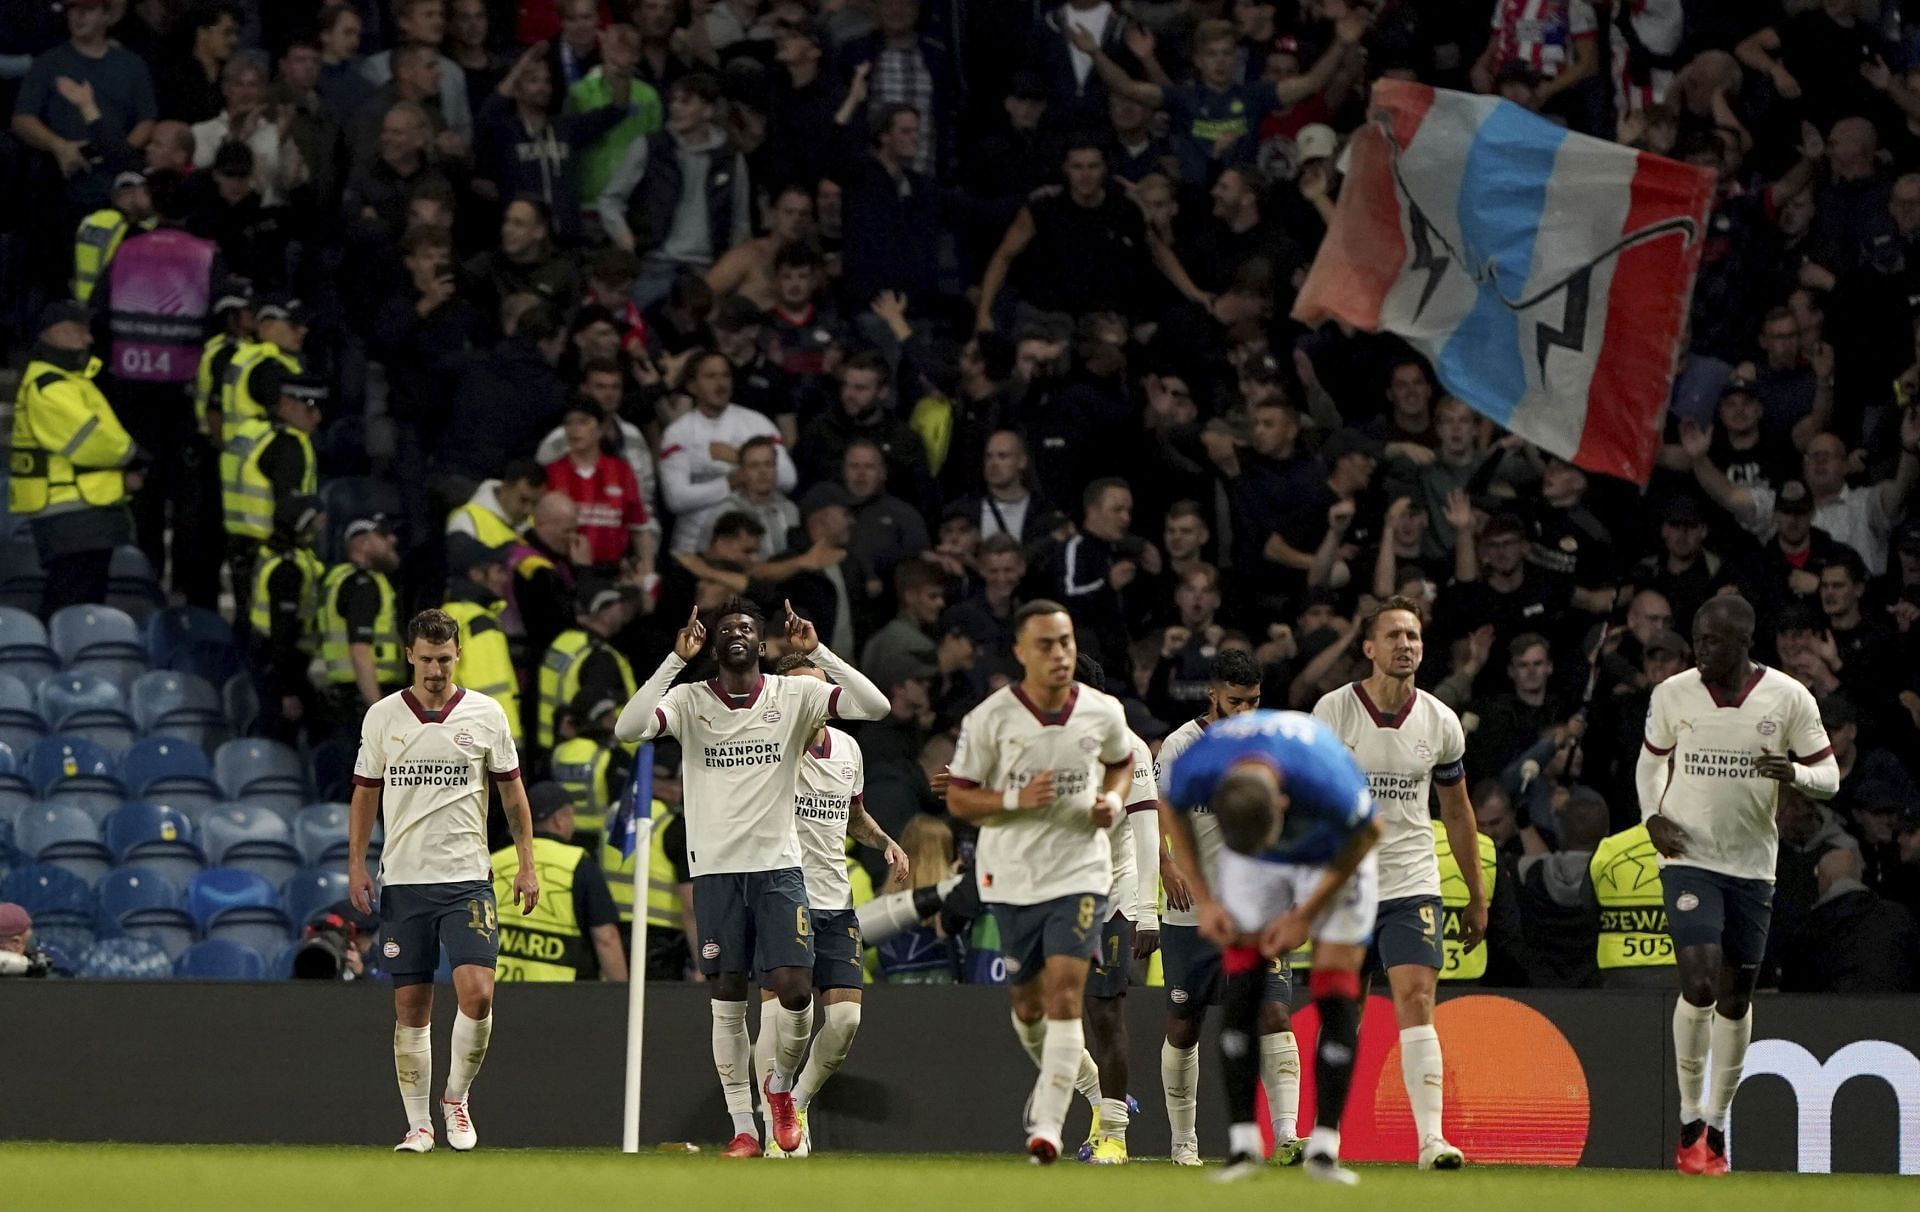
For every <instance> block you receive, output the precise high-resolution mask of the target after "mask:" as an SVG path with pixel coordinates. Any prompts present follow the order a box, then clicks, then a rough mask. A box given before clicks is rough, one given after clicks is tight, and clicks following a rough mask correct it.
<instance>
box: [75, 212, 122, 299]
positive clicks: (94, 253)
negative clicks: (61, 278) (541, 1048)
mask: <svg viewBox="0 0 1920 1212" xmlns="http://www.w3.org/2000/svg"><path fill="white" fill-rule="evenodd" d="M127 231H128V225H127V217H126V216H125V215H123V214H121V213H120V212H119V211H117V210H115V209H113V208H112V207H111V206H109V207H106V208H104V209H102V210H96V211H94V212H93V213H92V214H90V215H88V216H87V217H86V218H84V219H82V220H80V226H79V228H78V229H77V230H76V231H75V232H74V233H73V297H74V298H76V299H78V300H79V301H80V302H82V303H85V302H87V301H88V300H89V299H91V298H93V291H94V288H95V287H96V286H98V285H100V275H101V274H103V273H105V272H107V262H109V261H111V260H113V254H114V253H116V252H118V251H119V249H120V241H122V240H124V239H126V238H127Z"/></svg>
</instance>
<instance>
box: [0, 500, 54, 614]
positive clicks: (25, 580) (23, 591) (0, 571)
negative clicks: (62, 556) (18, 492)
mask: <svg viewBox="0 0 1920 1212" xmlns="http://www.w3.org/2000/svg"><path fill="white" fill-rule="evenodd" d="M13 516H14V515H13V513H12V512H11V511H9V510H4V509H0V518H4V519H11V518H12V517H13ZM46 588H47V574H46V572H45V571H44V570H42V569H41V567H40V553H39V551H38V550H37V549H36V548H35V547H34V545H33V536H32V535H31V534H28V533H27V531H26V529H25V528H24V527H22V528H20V529H18V530H15V531H13V532H12V533H10V534H9V535H8V537H7V539H6V541H5V542H4V543H0V609H6V610H19V611H24V612H25V613H27V614H33V613H35V612H36V611H38V610H39V609H40V598H41V596H42V595H43V594H44V593H45V592H46Z"/></svg>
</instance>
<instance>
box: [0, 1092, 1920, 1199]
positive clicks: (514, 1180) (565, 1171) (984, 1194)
mask: <svg viewBox="0 0 1920 1212" xmlns="http://www.w3.org/2000/svg"><path fill="white" fill-rule="evenodd" d="M498 1113H499V1112H497V1111H496V1114H498ZM1216 1172H1217V1171H1216V1170H1215V1169H1214V1168H1212V1167H1209V1168H1208V1169H1205V1170H1199V1171H1194V1170H1176V1169H1175V1168H1174V1167H1173V1166H1172V1165H1170V1164H1168V1163H1166V1162H1164V1161H1158V1162H1145V1161H1142V1162H1135V1163H1134V1164H1132V1165H1128V1166H1124V1167H1112V1168H1105V1167H1103V1168H1094V1167H1090V1166H1083V1165H1079V1164H1077V1163H1072V1162H1064V1163H1062V1164H1060V1165H1056V1166H1054V1167H1052V1168H1051V1169H1047V1170H1041V1169H1038V1168H1036V1167H1031V1166H1028V1165H1027V1164H1026V1161H1025V1159H1024V1158H1021V1157H1018V1156H1012V1155H1009V1156H1006V1157H993V1156H969V1157H961V1156H955V1155H952V1154H946V1155H924V1156H901V1155H897V1154H887V1155H881V1154H842V1155H839V1156H822V1157H818V1158H812V1159H809V1160H806V1161H796V1162H785V1161H769V1160H758V1161H729V1160H727V1159H724V1158H720V1157H717V1156H714V1155H713V1154H711V1153H703V1154H701V1155H699V1156H687V1155H684V1154H662V1153H643V1154H641V1155H639V1156H637V1157H623V1156H621V1155H620V1154H619V1153H617V1152H615V1151H613V1150H611V1149H608V1150H603V1151H602V1150H532V1149H527V1150H515V1149H498V1150H493V1151H491V1152H489V1151H488V1150H487V1149H486V1148H485V1147H484V1146H483V1147H482V1148H481V1149H480V1150H478V1151H476V1152H474V1153H472V1154H466V1155H461V1154H455V1153H452V1152H450V1151H448V1150H447V1149H446V1148H445V1147H444V1146H442V1147H441V1148H439V1149H436V1150H435V1151H434V1152H433V1153H432V1154H430V1155H429V1156H426V1157H414V1156H399V1155H395V1154H391V1153H387V1152H386V1151H385V1150H384V1149H381V1148H376V1147H372V1146H369V1147H367V1148H364V1149H343V1148H324V1149H322V1148H307V1147H298V1146H286V1147H278V1146H206V1145H90V1144H74V1145H68V1144H58V1145H56V1144H36V1143H7V1144H0V1175H4V1176H5V1177H4V1179H3V1180H0V1207H5V1208H21V1209H55V1208H59V1209H77V1208H108V1207H112V1208H141V1209H164V1208H183V1209H184V1208H193V1209H204V1208H271V1209H275V1210H276V1212H277V1210H280V1209H302V1208H314V1209H326V1210H327V1212H338V1209H340V1208H341V1207H343V1206H354V1205H356V1204H357V1205H363V1206H384V1205H388V1204H395V1205H397V1206H400V1207H404V1208H407V1209H410V1210H411V1209H421V1210H426V1209H437V1208H458V1209H462V1210H463V1212H470V1210H472V1209H475V1208H502V1207H518V1208H528V1209H546V1208H570V1207H579V1208H613V1207H622V1208H632V1207H636V1206H638V1207H646V1208H664V1209H672V1210H674V1212H681V1210H687V1209H691V1210H704V1209H715V1210H716V1212H718V1210H725V1212H745V1210H746V1209H748V1208H752V1207H755V1206H765V1207H770V1208H781V1209H815V1208H819V1209H833V1210H834V1212H846V1210H847V1209H850V1208H887V1207H895V1208H903V1209H913V1210H915V1212H920V1210H926V1212H941V1210H945V1209H954V1210H956V1212H959V1210H964V1212H979V1210H980V1209H994V1210H995V1212H1002V1210H1007V1212H1012V1210H1024V1209H1036V1210H1041V1209H1044V1210H1045V1212H1062V1210H1063V1209H1068V1208H1140V1209H1178V1208H1189V1207H1201V1206H1204V1207H1206V1208H1207V1209H1208V1210H1209V1212H1234V1210H1236V1209H1256V1208H1258V1209H1263V1210H1269V1209H1272V1208H1274V1207H1276V1206H1282V1205H1283V1204H1284V1203H1285V1202H1290V1201H1307V1200H1311V1201H1312V1203H1311V1206H1312V1207H1314V1208H1322V1207H1343V1208H1351V1209H1362V1208H1366V1209H1373V1208H1409V1207H1417V1208H1419V1209H1421V1212H1454V1210H1455V1209H1458V1210H1459V1212H1506V1210H1508V1209H1512V1210H1513V1212H1538V1209H1541V1208H1552V1209H1554V1212H1585V1210H1586V1209H1592V1212H1619V1210H1620V1209H1621V1208H1634V1207H1638V1208H1678V1207H1683V1206H1685V1207H1701V1208H1705V1209H1720V1208H1735V1207H1738V1208H1739V1209H1740V1212H1769V1210H1771V1209H1775V1208H1778V1209H1781V1210H1782V1212H1786V1210H1789V1209H1791V1210H1792V1212H1803V1210H1804V1209H1805V1208H1806V1207H1807V1205H1808V1203H1809V1201H1812V1200H1820V1201H1822V1202H1824V1203H1825V1204H1827V1205H1828V1206H1831V1207H1844V1208H1847V1209H1848V1210H1849V1212H1877V1210H1879V1209H1887V1210H1888V1212H1892V1209H1895V1208H1903V1209H1910V1208H1912V1207H1913V1206H1914V1205H1913V1198H1914V1187H1913V1184H1912V1182H1911V1180H1902V1179H1899V1178H1892V1177H1873V1176H1862V1175H1795V1174H1735V1175H1731V1176H1729V1177H1727V1178H1724V1179H1718V1180H1716V1179H1704V1178H1685V1177H1682V1176H1680V1175H1677V1174H1671V1173H1648V1172H1640V1171H1626V1170H1521V1169H1504V1168H1503V1169H1495V1168H1484V1169H1472V1168H1469V1169H1467V1170H1465V1171H1463V1172H1461V1173H1457V1174H1421V1173H1419V1172H1417V1171H1415V1170H1414V1169H1412V1168H1411V1167H1407V1166H1363V1167H1360V1172H1361V1175H1362V1178H1361V1182H1360V1185H1359V1186H1357V1187H1353V1188H1349V1189H1342V1188H1334V1187H1328V1186H1324V1185H1321V1184H1317V1183H1310V1182H1308V1181H1307V1179H1306V1178H1305V1177H1304V1176H1303V1175H1302V1174H1301V1173H1300V1172H1299V1171H1298V1170H1278V1169H1276V1170H1272V1171H1270V1172H1269V1173H1267V1174H1263V1175H1261V1176H1259V1177H1258V1178H1256V1179H1252V1180H1249V1181H1247V1182H1242V1183H1235V1184H1232V1185H1228V1186H1222V1185H1219V1184H1216V1183H1213V1182H1210V1181H1208V1179H1209V1176H1210V1175H1211V1174H1213V1173H1216Z"/></svg>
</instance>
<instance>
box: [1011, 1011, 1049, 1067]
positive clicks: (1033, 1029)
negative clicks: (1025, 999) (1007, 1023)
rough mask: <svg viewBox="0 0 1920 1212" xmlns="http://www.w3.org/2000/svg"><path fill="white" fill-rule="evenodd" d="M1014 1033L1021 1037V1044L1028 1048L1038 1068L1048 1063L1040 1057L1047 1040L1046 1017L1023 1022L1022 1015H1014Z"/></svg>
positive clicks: (1028, 1053) (1029, 1054) (1028, 1052)
mask: <svg viewBox="0 0 1920 1212" xmlns="http://www.w3.org/2000/svg"><path fill="white" fill-rule="evenodd" d="M1013 1034H1014V1035H1015V1037H1017V1038H1018V1039H1019V1041H1020V1046H1021V1047H1022V1048H1025V1049H1026V1050H1027V1055H1028V1056H1029V1057H1032V1058H1033V1064H1034V1067H1035V1068H1036V1069H1037V1068H1039V1067H1040V1066H1041V1065H1043V1064H1045V1063H1046V1062H1044V1061H1043V1060H1041V1057H1040V1052H1041V1049H1042V1048H1043V1047H1045V1046H1046V1042H1047V1020H1046V1019H1044V1018H1038V1019H1035V1020H1034V1021H1032V1022H1030V1023H1026V1022H1021V1021H1020V1016H1019V1015H1017V1014H1016V1015H1014V1016H1013Z"/></svg>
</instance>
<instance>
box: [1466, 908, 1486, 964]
mask: <svg viewBox="0 0 1920 1212" xmlns="http://www.w3.org/2000/svg"><path fill="white" fill-rule="evenodd" d="M1486 938H1487V902H1485V901H1483V900H1482V901H1468V902H1467V907H1466V908H1465V909H1463V910H1461V911H1460V946H1461V948H1462V949H1464V950H1467V951H1471V950H1473V949H1474V948H1475V947H1478V946H1479V945H1480V944H1481V943H1483V942H1485V941H1486Z"/></svg>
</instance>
